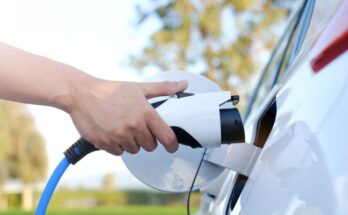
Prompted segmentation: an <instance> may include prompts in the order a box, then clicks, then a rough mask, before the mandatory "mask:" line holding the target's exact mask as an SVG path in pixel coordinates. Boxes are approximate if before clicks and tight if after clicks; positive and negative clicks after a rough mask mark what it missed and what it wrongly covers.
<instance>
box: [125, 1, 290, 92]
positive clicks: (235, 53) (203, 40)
mask: <svg viewBox="0 0 348 215" xmlns="http://www.w3.org/2000/svg"><path fill="white" fill-rule="evenodd" d="M274 2H276V1H272V0H265V1H257V0H243V1H240V0H196V1H194V0H169V1H168V0H167V1H143V2H142V3H141V5H139V6H138V12H139V24H140V25H142V24H144V23H146V21H147V20H149V19H156V20H158V21H159V22H160V23H161V27H160V28H159V29H158V30H156V31H155V32H154V33H153V34H152V35H151V38H150V42H149V43H148V45H147V46H146V47H144V49H143V50H142V52H141V53H140V54H134V55H133V56H131V62H132V65H134V66H135V67H136V68H137V69H140V70H141V69H144V68H146V67H147V66H149V65H150V66H154V67H156V68H158V69H160V70H184V71H197V70H198V72H200V73H203V74H205V75H206V76H208V77H209V78H210V79H213V80H214V81H216V82H217V83H219V84H220V86H222V87H223V88H224V89H230V90H232V89H233V87H235V86H236V85H237V87H238V83H241V84H240V85H239V86H243V85H245V84H247V83H248V81H249V80H250V78H251V74H253V73H254V72H255V71H256V70H258V69H259V68H258V64H257V59H258V58H260V56H259V55H258V49H260V48H258V47H262V49H271V48H273V46H274V44H275V43H276V40H277V33H276V32H277V31H276V30H277V25H278V24H280V23H282V22H283V21H284V19H285V18H286V17H287V16H288V14H289V8H288V7H287V4H284V3H280V2H278V3H274ZM149 5H150V6H149ZM235 80H238V81H235ZM240 91H241V89H239V90H238V92H239V93H240ZM242 94H243V93H242Z"/></svg>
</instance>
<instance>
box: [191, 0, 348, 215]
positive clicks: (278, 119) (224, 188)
mask: <svg viewBox="0 0 348 215" xmlns="http://www.w3.org/2000/svg"><path fill="white" fill-rule="evenodd" d="M309 2H310V3H309ZM307 4H308V5H307V6H308V7H310V6H311V7H312V8H309V9H308V8H307V15H308V14H309V16H312V14H313V17H312V20H311V21H310V22H311V23H305V22H302V25H301V24H300V25H299V26H300V27H299V28H301V27H302V28H305V30H304V31H302V29H299V30H298V31H297V32H298V34H297V39H296V38H295V39H294V41H292V42H293V44H292V45H293V46H292V50H290V51H289V53H290V55H289V56H290V57H289V58H292V57H293V59H290V60H289V61H288V62H287V64H288V66H285V67H284V68H283V70H284V74H282V75H279V74H277V75H276V76H275V81H274V84H271V87H270V88H269V90H264V89H262V86H260V85H262V84H263V81H264V80H262V79H261V81H260V82H261V83H260V85H259V86H258V89H257V91H258V92H256V94H258V93H260V92H261V91H262V90H264V91H266V92H262V93H263V94H262V93H261V95H256V96H255V95H254V96H253V98H252V100H254V101H251V102H254V104H252V103H251V105H250V107H251V108H250V109H249V110H248V111H249V113H250V116H249V117H248V118H247V121H246V126H245V129H246V140H247V143H248V144H252V145H257V146H258V147H260V148H261V149H262V150H261V153H260V155H259V157H258V159H257V160H256V162H255V165H254V167H253V169H252V171H251V173H250V176H249V177H245V176H240V175H239V174H237V173H235V172H233V171H231V170H225V172H224V173H222V174H221V175H220V176H219V177H218V178H217V179H216V180H215V181H213V182H212V183H210V184H209V185H207V186H205V187H203V188H202V189H201V190H200V192H201V193H202V203H201V207H200V210H199V212H197V214H219V215H222V214H226V215H228V214H233V215H234V214H242V215H290V214H300V215H302V214H303V215H305V214H306V215H307V214H308V215H323V214H327V215H333V214H340V215H344V214H348V141H347V138H348V113H347V112H348V50H347V49H348V48H347V47H348V45H347V46H346V49H344V50H343V51H342V50H340V48H341V47H342V44H348V36H347V35H348V34H347V32H348V1H335V2H334V1H332V2H331V1H329V2H324V1H322V2H321V1H320V0H318V1H317V2H314V1H307ZM311 4H312V5H311ZM314 4H315V5H314ZM320 4H322V6H320ZM313 6H314V8H313ZM313 9H314V10H313ZM325 9H326V10H327V11H326V12H325V13H321V14H324V15H321V16H320V17H318V16H317V17H316V13H319V12H322V11H323V10H325ZM308 11H309V12H308ZM313 11H314V12H313ZM312 12H313V13H312ZM304 14H305V13H304ZM303 16H305V15H303ZM303 19H308V17H307V18H303ZM309 19H310V17H309ZM316 19H320V20H316ZM313 25H316V26H314V27H315V29H316V30H315V29H314V28H313ZM308 26H309V32H307V30H308ZM311 31H312V32H311ZM314 31H316V32H314ZM303 32H304V33H303ZM306 35H307V36H306ZM291 36H294V35H291ZM291 36H290V37H291ZM310 36H312V37H310ZM342 38H343V39H342ZM290 40H291V39H290ZM303 41H304V43H303ZM337 41H339V42H341V43H338V45H337V43H335V42H337ZM302 43H303V46H302ZM298 44H299V47H301V46H302V48H301V49H298V50H297V51H296V52H294V51H293V50H294V49H296V46H298ZM286 51H288V50H286V49H285V52H286ZM338 52H339V53H338ZM332 53H333V55H334V56H333V57H332ZM323 64H324V66H323ZM318 68H319V69H318ZM270 72H272V71H270ZM264 76H265V75H264ZM265 88H267V87H265ZM263 95H264V96H263ZM256 100H257V102H256ZM260 101H262V102H260ZM346 135H347V136H346ZM230 156H232V155H230ZM238 176H239V178H242V182H241V181H238ZM239 180H240V179H239ZM243 180H244V181H243ZM244 184H245V186H244ZM238 186H239V188H238ZM236 193H237V194H236ZM232 195H235V197H233V199H231V198H232V197H231V196H232ZM231 201H235V204H233V208H231Z"/></svg>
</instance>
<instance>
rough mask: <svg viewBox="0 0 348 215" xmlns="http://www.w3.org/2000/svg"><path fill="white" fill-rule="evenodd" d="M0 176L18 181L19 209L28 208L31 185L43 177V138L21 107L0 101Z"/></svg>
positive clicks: (4, 179) (45, 162)
mask: <svg viewBox="0 0 348 215" xmlns="http://www.w3.org/2000/svg"><path fill="white" fill-rule="evenodd" d="M0 147H1V149H4V150H1V152H0V167H1V169H2V171H1V172H0V177H1V179H2V182H5V181H6V180H7V179H8V178H16V179H20V180H21V181H22V183H23V192H22V206H23V208H24V209H28V210H30V209H31V207H32V197H33V194H32V183H34V182H37V181H38V180H40V179H42V178H43V177H44V176H45V174H46V169H47V157H46V151H45V147H44V142H43V139H42V138H41V136H40V134H39V133H38V132H37V130H36V128H35V126H34V123H33V120H32V118H31V117H30V115H29V114H28V112H27V111H26V109H25V106H24V105H21V104H18V103H13V102H5V101H0Z"/></svg>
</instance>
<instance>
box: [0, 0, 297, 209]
mask: <svg viewBox="0 0 348 215" xmlns="http://www.w3.org/2000/svg"><path fill="white" fill-rule="evenodd" d="M296 2H297V1H290V0H288V1H284V0H283V1H280V0H279V1H277V0H243V1H239V0H157V1H155V0H143V1H140V0H128V1H112V0H104V1H96V0H95V1H92V0H75V1H68V0H61V1H53V0H48V1H47V0H46V1H43V0H42V1H38V0H30V1H20V0H0V41H2V42H5V43H8V44H10V45H13V46H16V47H18V48H21V49H24V50H26V51H29V52H32V53H35V54H38V55H42V56H46V57H48V58H51V59H54V60H57V61H60V62H64V63H66V64H70V65H72V66H74V67H77V68H79V69H81V70H82V71H85V72H87V73H89V74H91V75H94V76H97V77H99V78H104V79H110V80H126V81H140V80H141V79H142V78H143V77H146V76H149V75H152V74H156V73H159V72H165V71H185V72H192V73H198V74H202V75H205V76H207V77H208V78H210V79H212V80H214V81H216V82H217V83H218V84H219V85H220V86H221V87H222V88H224V89H226V90H231V91H232V92H233V93H234V94H239V95H240V96H241V103H240V104H239V108H240V109H243V106H244V105H245V104H246V102H247V98H248V96H249V95H250V93H251V91H252V89H253V86H254V85H255V83H256V81H257V79H258V77H259V76H260V74H261V71H262V68H263V67H264V66H265V64H266V63H267V60H268V59H269V57H270V53H271V51H272V49H273V48H274V47H275V45H276V44H277V41H278V39H279V37H280V36H281V34H282V33H283V32H284V31H285V26H286V23H287V20H288V17H289V15H290V14H291V11H292V9H293V8H294V5H296ZM0 60H1V59H0ZM57 84H59V83H57ZM78 137H79V135H78V133H77V131H76V130H75V128H74V126H73V123H72V122H71V120H70V118H69V116H68V115H67V114H65V113H64V112H62V111H59V110H57V109H53V108H48V107H40V106H34V105H23V104H18V103H13V102H7V101H2V100H0V213H1V214H24V213H25V212H24V211H27V213H28V214H30V212H32V211H33V210H34V209H35V206H36V204H37V201H38V198H39V196H40V193H41V192H42V189H43V187H44V185H45V183H46V180H47V177H48V176H49V174H50V173H51V172H52V171H53V169H54V167H55V166H56V165H57V164H58V162H59V161H60V159H61V158H62V156H63V154H62V153H63V151H64V150H65V149H66V148H67V147H68V146H70V144H71V143H73V142H74V141H75V140H76V139H77V138H78ZM74 168H75V170H74V171H68V172H67V174H66V175H64V177H63V179H62V181H61V183H60V185H59V188H58V190H57V192H56V193H55V195H54V197H53V199H52V203H51V204H50V208H49V211H50V213H51V214H87V213H89V214H98V213H103V214H185V210H186V209H185V207H186V205H185V202H186V194H167V193H162V192H157V191H154V190H152V189H150V188H148V187H146V186H145V185H143V184H142V183H141V182H139V181H138V180H137V179H135V178H134V177H133V176H132V175H131V174H130V173H129V171H128V170H127V169H126V167H125V166H124V164H123V163H122V161H121V159H120V158H119V157H114V156H111V155H108V154H106V153H105V152H97V153H94V154H92V155H90V156H89V157H88V158H87V159H85V160H83V162H80V163H79V164H77V166H76V167H74ZM199 199H200V197H199V195H198V194H195V195H194V196H193V200H192V201H191V204H192V205H193V207H196V208H197V207H198V205H199Z"/></svg>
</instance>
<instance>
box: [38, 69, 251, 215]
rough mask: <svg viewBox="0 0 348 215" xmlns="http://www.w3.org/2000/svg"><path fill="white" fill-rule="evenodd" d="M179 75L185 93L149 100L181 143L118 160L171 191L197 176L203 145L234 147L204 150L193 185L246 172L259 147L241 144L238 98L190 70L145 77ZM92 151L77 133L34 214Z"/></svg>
mask: <svg viewBox="0 0 348 215" xmlns="http://www.w3.org/2000/svg"><path fill="white" fill-rule="evenodd" d="M181 79H185V80H188V82H189V87H188V89H187V90H186V92H181V93H177V94H176V95H173V96H169V97H168V96H167V97H157V98H154V99H151V100H149V102H150V104H151V105H152V106H153V107H154V108H155V109H156V111H157V112H158V113H159V114H160V116H161V117H162V118H163V119H164V120H165V121H166V122H167V124H168V125H169V126H170V127H171V128H172V129H173V131H174V133H175V135H176V136H177V139H178V142H179V143H180V144H182V146H181V147H179V150H178V151H177V152H176V153H173V154H170V153H167V152H165V151H164V150H163V147H162V146H161V145H159V147H157V149H156V150H155V151H154V152H151V153H149V152H145V151H144V150H141V151H140V152H139V153H138V154H136V155H129V154H127V153H125V154H124V155H122V159H123V161H124V163H125V164H126V166H127V167H128V169H129V170H130V171H131V172H132V173H133V174H134V175H135V176H136V177H138V179H140V180H141V181H143V182H144V183H145V184H147V185H149V186H151V187H154V188H156V189H160V190H164V191H170V192H183V191H188V190H189V188H190V186H191V182H192V179H193V176H194V179H196V176H197V173H198V171H197V173H196V175H195V172H196V170H197V168H198V167H201V164H202V161H203V157H204V156H205V152H206V149H207V148H217V147H220V146H221V144H230V146H233V147H232V149H233V150H228V151H226V152H229V153H230V154H228V153H227V154H226V153H225V154H224V156H220V155H221V154H219V153H207V156H206V157H205V158H204V161H205V162H204V163H203V165H202V169H201V171H200V173H201V174H202V175H200V177H198V178H197V181H198V183H197V186H203V185H204V184H207V183H209V181H211V180H213V179H214V178H215V177H217V176H218V175H219V174H220V173H221V172H222V171H223V170H224V169H225V168H229V169H232V170H235V171H237V172H239V173H241V174H245V175H249V173H250V170H251V168H252V166H253V163H254V160H255V159H254V158H255V155H256V154H257V153H258V150H257V149H255V148H256V147H254V146H251V145H249V146H248V144H244V143H243V142H245V140H244V138H245V137H244V127H243V122H242V119H241V117H240V114H239V111H238V110H237V108H235V106H234V105H235V104H236V103H238V101H239V97H238V96H231V93H230V92H227V91H221V89H220V88H219V87H218V86H217V85H216V84H215V83H213V82H211V81H210V80H208V79H206V78H204V77H202V76H199V75H193V74H190V73H183V72H176V73H162V74H160V75H157V76H154V77H153V78H151V79H149V80H147V81H164V80H171V81H173V80H181ZM236 143H237V144H236ZM234 144H235V145H234ZM253 147H254V148H253ZM96 150H97V148H95V147H94V146H93V145H92V144H91V143H89V142H87V141H86V140H84V139H82V138H80V139H79V140H78V141H76V142H75V143H74V144H73V145H72V146H71V147H69V149H67V150H66V151H65V152H64V155H65V158H64V159H63V160H62V162H61V163H60V164H59V165H58V167H57V168H56V170H55V171H54V173H53V174H52V176H51V178H50V180H49V181H48V183H47V186H46V188H45V190H44V192H43V194H42V196H41V199H40V202H39V205H38V207H37V210H36V213H35V214H36V215H43V214H45V212H46V208H47V205H48V203H49V201H50V198H51V195H52V193H53V192H54V190H55V187H56V185H57V183H58V182H59V180H60V177H61V176H62V175H63V173H64V171H65V170H66V169H67V167H68V166H69V165H70V164H75V163H77V162H78V161H79V160H81V159H82V158H83V157H84V156H86V155H87V154H89V153H91V152H93V151H96ZM233 151H236V152H237V153H236V155H237V154H239V155H240V154H242V157H239V156H235V154H232V153H233ZM203 152H204V153H203ZM202 155H203V157H202ZM232 163H234V164H232ZM198 169H199V168H198ZM192 188H193V187H191V189H192ZM196 188H198V187H196ZM191 189H190V190H191Z"/></svg>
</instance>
